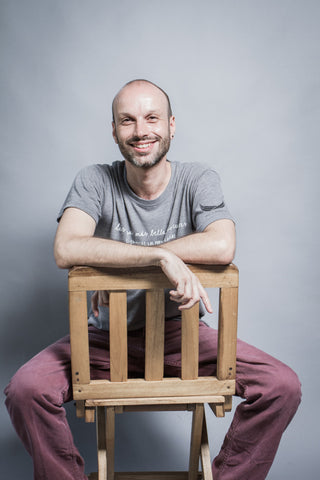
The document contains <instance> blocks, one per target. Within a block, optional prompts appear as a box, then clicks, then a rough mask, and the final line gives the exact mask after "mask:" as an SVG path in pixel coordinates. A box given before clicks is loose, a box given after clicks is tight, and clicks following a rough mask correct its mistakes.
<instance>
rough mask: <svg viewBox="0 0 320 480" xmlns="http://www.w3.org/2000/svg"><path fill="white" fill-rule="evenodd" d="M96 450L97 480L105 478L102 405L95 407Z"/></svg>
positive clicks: (105, 459)
mask: <svg viewBox="0 0 320 480" xmlns="http://www.w3.org/2000/svg"><path fill="white" fill-rule="evenodd" d="M96 429H97V450H98V480H106V478H107V439H106V413H105V408H104V407H97V423H96Z"/></svg>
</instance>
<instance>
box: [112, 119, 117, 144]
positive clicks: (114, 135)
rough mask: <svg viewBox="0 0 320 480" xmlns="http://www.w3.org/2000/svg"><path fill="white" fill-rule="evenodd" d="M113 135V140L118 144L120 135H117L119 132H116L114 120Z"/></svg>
mask: <svg viewBox="0 0 320 480" xmlns="http://www.w3.org/2000/svg"><path fill="white" fill-rule="evenodd" d="M112 136H113V140H114V141H115V142H116V144H117V145H118V137H117V132H116V124H115V123H114V122H112Z"/></svg>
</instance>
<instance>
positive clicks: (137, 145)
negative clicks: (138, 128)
mask: <svg viewBox="0 0 320 480" xmlns="http://www.w3.org/2000/svg"><path fill="white" fill-rule="evenodd" d="M155 142H156V140H154V141H152V142H150V141H148V142H132V143H130V145H131V146H132V147H133V148H134V149H135V150H137V151H139V152H147V151H149V150H151V149H152V148H153V145H154V144H155Z"/></svg>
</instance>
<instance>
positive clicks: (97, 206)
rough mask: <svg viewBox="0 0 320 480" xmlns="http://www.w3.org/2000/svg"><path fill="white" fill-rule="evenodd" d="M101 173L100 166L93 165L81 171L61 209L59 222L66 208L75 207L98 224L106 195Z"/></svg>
mask: <svg viewBox="0 0 320 480" xmlns="http://www.w3.org/2000/svg"><path fill="white" fill-rule="evenodd" d="M101 173H102V172H100V171H99V165H91V166H89V167H85V168H83V169H82V170H80V172H79V173H78V174H77V176H76V178H75V179H74V181H73V184H72V186H71V188H70V191H69V193H68V195H67V198H66V199H65V201H64V203H63V205H62V207H61V209H60V212H59V215H58V218H57V220H58V221H59V220H60V218H61V217H62V215H63V212H64V210H65V209H66V208H69V207H74V208H79V209H80V210H82V211H84V212H86V213H87V214H88V215H90V216H91V217H92V218H93V219H94V220H95V222H96V223H98V221H99V218H100V216H101V209H102V207H101V206H102V202H103V195H104V189H103V184H102V175H101Z"/></svg>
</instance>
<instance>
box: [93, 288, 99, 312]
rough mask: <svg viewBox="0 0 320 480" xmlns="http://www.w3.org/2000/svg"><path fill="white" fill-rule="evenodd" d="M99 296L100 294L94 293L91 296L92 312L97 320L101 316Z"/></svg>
mask: <svg viewBox="0 0 320 480" xmlns="http://www.w3.org/2000/svg"><path fill="white" fill-rule="evenodd" d="M98 295H99V292H98V291H97V292H94V294H93V295H92V296H91V310H92V311H93V315H94V316H95V317H96V318H97V317H98V316H99V308H98Z"/></svg>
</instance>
